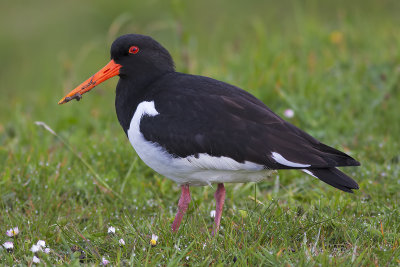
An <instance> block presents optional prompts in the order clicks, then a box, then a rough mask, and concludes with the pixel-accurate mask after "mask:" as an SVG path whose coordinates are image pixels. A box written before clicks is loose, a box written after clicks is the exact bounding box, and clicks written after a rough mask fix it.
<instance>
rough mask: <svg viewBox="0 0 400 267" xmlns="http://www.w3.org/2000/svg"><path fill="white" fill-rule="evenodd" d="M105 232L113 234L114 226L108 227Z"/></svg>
mask: <svg viewBox="0 0 400 267" xmlns="http://www.w3.org/2000/svg"><path fill="white" fill-rule="evenodd" d="M107 233H109V234H115V227H113V226H110V227H108V231H107Z"/></svg>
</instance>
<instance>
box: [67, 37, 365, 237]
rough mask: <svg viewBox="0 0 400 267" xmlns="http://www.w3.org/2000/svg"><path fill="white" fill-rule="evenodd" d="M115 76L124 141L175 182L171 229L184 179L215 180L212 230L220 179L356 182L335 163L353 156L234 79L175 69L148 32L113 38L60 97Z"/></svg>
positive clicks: (195, 182)
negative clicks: (98, 64)
mask: <svg viewBox="0 0 400 267" xmlns="http://www.w3.org/2000/svg"><path fill="white" fill-rule="evenodd" d="M116 75H118V76H119V82H118V85H117V89H116V97H115V109H116V112H117V117H118V120H119V123H120V124H121V126H122V128H123V130H124V131H125V134H126V135H127V137H128V139H129V141H130V143H131V144H132V146H133V148H134V149H135V150H136V152H137V154H138V155H139V157H140V158H141V159H142V160H143V161H144V162H145V163H146V164H147V165H148V166H149V167H151V168H152V169H153V170H155V171H156V172H158V173H160V174H161V175H163V176H165V177H167V178H169V179H171V180H173V181H174V182H176V183H177V184H178V185H180V186H181V189H182V194H181V197H180V199H179V203H178V212H177V214H176V217H175V220H174V222H173V224H172V231H174V232H175V231H177V230H178V228H179V225H180V223H181V220H182V217H183V215H184V213H185V212H186V210H187V207H188V205H189V202H190V192H189V187H190V186H205V185H211V184H218V187H217V190H216V193H215V198H216V216H215V222H214V226H213V233H214V232H215V231H218V229H219V225H220V220H221V213H222V208H223V205H224V200H225V188H224V183H245V182H259V181H261V180H264V179H266V178H268V176H269V175H271V172H273V170H280V169H298V170H301V171H303V172H305V173H307V174H309V175H311V176H313V177H316V178H318V179H320V180H322V181H323V182H325V183H327V184H329V185H331V186H334V187H336V188H338V189H340V190H343V191H345V192H352V189H358V184H357V183H356V182H355V181H354V180H353V179H351V178H350V177H349V176H347V175H346V174H344V173H343V172H341V171H340V170H338V169H337V168H336V167H344V166H359V165H360V163H359V162H358V161H356V160H355V159H353V158H352V157H350V156H348V155H347V154H345V153H343V152H341V151H339V150H336V149H334V148H332V147H329V146H327V145H325V144H323V143H321V142H320V141H318V140H316V139H315V138H313V137H312V136H310V135H309V134H307V133H305V132H303V131H302V130H300V129H299V128H297V127H296V126H294V125H292V124H290V123H289V122H286V121H285V120H283V119H282V118H280V117H279V116H278V115H276V114H275V113H274V112H272V111H271V110H270V109H269V108H268V107H267V106H266V105H265V104H264V103H263V102H261V101H260V100H258V99H257V98H255V97H254V96H253V95H251V94H249V93H248V92H246V91H244V90H242V89H240V88H238V87H236V86H233V85H230V84H227V83H224V82H221V81H217V80H214V79H211V78H208V77H203V76H197V75H190V74H184V73H179V72H176V71H175V68H174V62H173V60H172V57H171V55H170V54H169V52H168V51H167V50H166V49H165V48H164V47H163V46H161V45H160V44H159V43H158V42H157V41H155V40H154V39H152V38H151V37H149V36H145V35H139V34H128V35H123V36H121V37H119V38H117V39H116V40H115V41H114V43H113V44H112V46H111V61H110V62H109V63H108V64H107V65H106V66H105V67H104V68H102V69H101V70H100V71H98V72H97V73H96V74H94V75H93V76H92V77H90V78H89V79H88V80H86V81H85V82H83V83H82V84H81V85H79V86H78V87H77V88H75V89H74V90H72V91H71V92H70V93H69V94H67V95H66V96H65V97H64V98H62V99H61V100H60V102H59V104H63V103H66V102H68V101H70V100H72V99H77V100H79V99H80V98H81V97H82V94H84V93H86V92H88V91H89V90H91V89H92V88H93V87H95V86H96V85H98V84H100V83H101V82H103V81H105V80H107V79H109V78H111V77H113V76H116Z"/></svg>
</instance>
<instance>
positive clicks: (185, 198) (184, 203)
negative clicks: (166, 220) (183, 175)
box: [171, 185, 190, 232]
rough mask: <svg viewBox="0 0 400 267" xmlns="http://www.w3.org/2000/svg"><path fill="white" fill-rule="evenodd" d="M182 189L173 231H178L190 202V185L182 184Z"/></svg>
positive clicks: (172, 227)
mask: <svg viewBox="0 0 400 267" xmlns="http://www.w3.org/2000/svg"><path fill="white" fill-rule="evenodd" d="M181 189H182V193H181V198H180V199H179V202H178V212H177V213H176V215H175V219H174V222H173V223H172V226H171V229H172V232H176V231H178V229H179V225H180V224H181V221H182V218H183V215H184V214H185V213H186V210H187V208H188V206H189V203H190V191H189V185H182V186H181Z"/></svg>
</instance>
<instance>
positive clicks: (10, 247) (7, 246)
mask: <svg viewBox="0 0 400 267" xmlns="http://www.w3.org/2000/svg"><path fill="white" fill-rule="evenodd" d="M3 247H4V248H5V249H7V250H8V251H11V250H13V249H14V244H13V242H9V241H7V242H4V244H3Z"/></svg>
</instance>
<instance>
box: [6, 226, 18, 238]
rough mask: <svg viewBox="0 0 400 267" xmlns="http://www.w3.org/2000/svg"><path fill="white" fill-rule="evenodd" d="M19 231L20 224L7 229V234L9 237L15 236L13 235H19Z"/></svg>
mask: <svg viewBox="0 0 400 267" xmlns="http://www.w3.org/2000/svg"><path fill="white" fill-rule="evenodd" d="M18 233H19V229H18V226H17V227H14V228H11V229H9V230H7V232H6V235H7V236H9V237H13V236H16V235H18Z"/></svg>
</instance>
